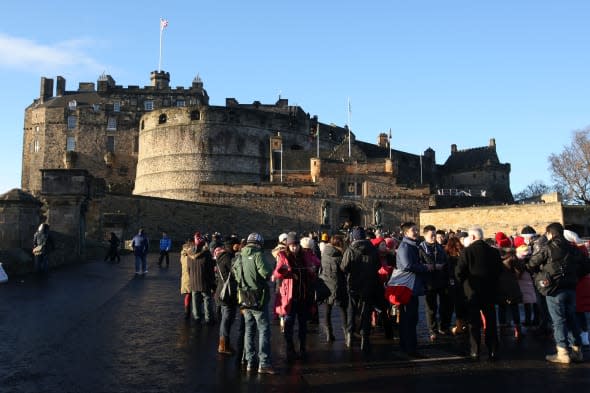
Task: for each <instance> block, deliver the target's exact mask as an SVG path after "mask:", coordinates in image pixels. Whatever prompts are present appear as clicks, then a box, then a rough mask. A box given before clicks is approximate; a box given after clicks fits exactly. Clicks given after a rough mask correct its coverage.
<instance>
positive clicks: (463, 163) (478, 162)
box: [443, 146, 500, 172]
mask: <svg viewBox="0 0 590 393" xmlns="http://www.w3.org/2000/svg"><path fill="white" fill-rule="evenodd" d="M496 165H500V160H499V159H498V154H497V153H496V149H495V148H493V147H489V146H486V147H476V148H473V149H465V150H459V151H457V152H454V153H451V155H450V156H449V158H447V161H446V162H445V163H444V164H443V167H444V169H445V170H446V171H453V172H456V171H468V170H473V169H481V168H484V167H491V166H496Z"/></svg>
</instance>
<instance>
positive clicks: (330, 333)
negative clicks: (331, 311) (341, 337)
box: [326, 326, 336, 343]
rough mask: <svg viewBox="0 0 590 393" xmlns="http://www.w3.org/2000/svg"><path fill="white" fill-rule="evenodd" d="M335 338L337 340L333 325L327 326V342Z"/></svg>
mask: <svg viewBox="0 0 590 393" xmlns="http://www.w3.org/2000/svg"><path fill="white" fill-rule="evenodd" d="M334 340H336V337H334V331H333V330H332V326H327V327H326V342H329V343H331V342H333V341H334Z"/></svg>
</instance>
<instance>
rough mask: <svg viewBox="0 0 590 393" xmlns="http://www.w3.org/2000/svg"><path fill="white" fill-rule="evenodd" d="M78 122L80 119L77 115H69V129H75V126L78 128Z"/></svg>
mask: <svg viewBox="0 0 590 393" xmlns="http://www.w3.org/2000/svg"><path fill="white" fill-rule="evenodd" d="M77 122H78V119H77V118H76V116H68V130H73V129H74V128H76V123H77Z"/></svg>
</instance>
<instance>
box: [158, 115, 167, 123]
mask: <svg viewBox="0 0 590 393" xmlns="http://www.w3.org/2000/svg"><path fill="white" fill-rule="evenodd" d="M167 121H168V116H166V114H165V113H162V114H161V115H160V117H158V124H164V123H166V122H167Z"/></svg>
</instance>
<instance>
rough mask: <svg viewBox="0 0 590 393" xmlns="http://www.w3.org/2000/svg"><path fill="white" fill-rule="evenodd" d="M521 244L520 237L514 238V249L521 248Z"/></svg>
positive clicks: (522, 242)
mask: <svg viewBox="0 0 590 393" xmlns="http://www.w3.org/2000/svg"><path fill="white" fill-rule="evenodd" d="M523 244H525V242H524V237H522V236H515V237H514V248H518V247H520V246H522V245H523ZM525 245H526V244H525Z"/></svg>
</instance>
